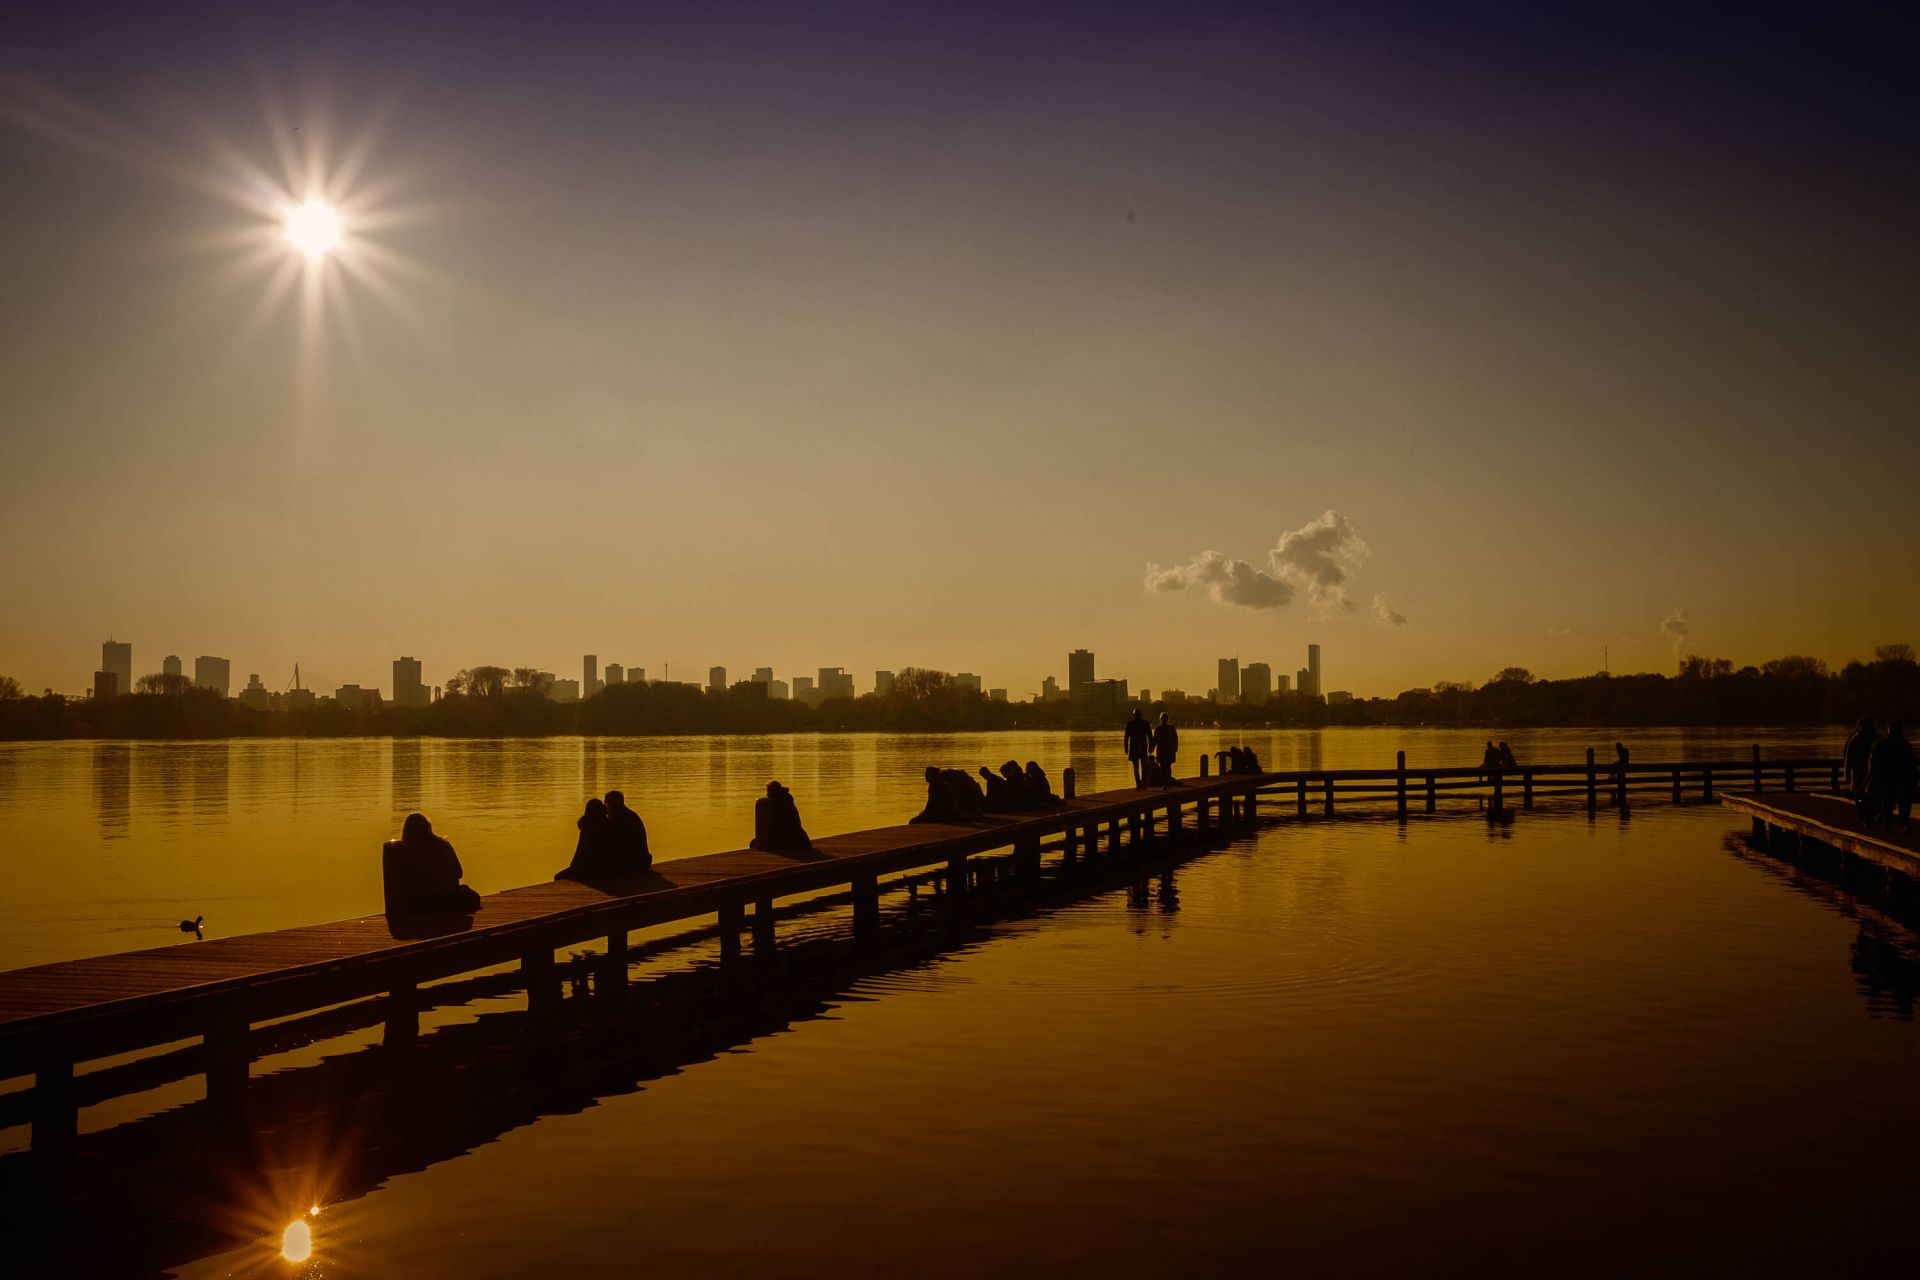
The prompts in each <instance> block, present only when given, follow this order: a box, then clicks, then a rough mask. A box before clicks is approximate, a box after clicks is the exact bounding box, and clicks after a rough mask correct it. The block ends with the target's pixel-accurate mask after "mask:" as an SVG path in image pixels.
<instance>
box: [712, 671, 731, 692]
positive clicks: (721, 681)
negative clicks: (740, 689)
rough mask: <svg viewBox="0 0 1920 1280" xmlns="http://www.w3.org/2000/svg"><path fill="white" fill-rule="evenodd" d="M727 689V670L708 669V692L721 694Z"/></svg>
mask: <svg viewBox="0 0 1920 1280" xmlns="http://www.w3.org/2000/svg"><path fill="white" fill-rule="evenodd" d="M726 687H727V669H726V668H725V667H708V668H707V692H708V693H719V692H721V691H722V690H724V689H725V688H726Z"/></svg>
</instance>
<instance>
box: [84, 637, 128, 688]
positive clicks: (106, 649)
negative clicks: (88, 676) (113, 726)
mask: <svg viewBox="0 0 1920 1280" xmlns="http://www.w3.org/2000/svg"><path fill="white" fill-rule="evenodd" d="M100 669H101V670H102V671H105V672H107V673H108V674H109V675H111V676H112V677H113V679H114V686H113V693H111V694H108V695H107V696H108V697H112V696H114V694H121V693H132V692H133V646H132V645H130V644H127V643H125V642H123V641H117V640H109V641H107V642H106V643H105V644H103V645H101V646H100ZM99 687H100V682H99V681H98V680H96V681H94V688H95V689H98V688H99ZM96 696H97V695H96Z"/></svg>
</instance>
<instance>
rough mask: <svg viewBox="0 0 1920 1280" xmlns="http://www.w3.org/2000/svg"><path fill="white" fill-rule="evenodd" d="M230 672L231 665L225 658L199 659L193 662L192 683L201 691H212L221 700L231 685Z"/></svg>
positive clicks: (231, 669)
mask: <svg viewBox="0 0 1920 1280" xmlns="http://www.w3.org/2000/svg"><path fill="white" fill-rule="evenodd" d="M232 672H233V664H232V663H231V662H229V661H227V660H226V659H225V658H208V657H199V658H195V659H194V660H193V682H194V683H195V684H197V685H199V686H200V687H201V688H202V689H211V690H213V691H214V692H215V693H217V694H219V695H220V696H221V697H223V698H224V697H226V696H227V690H228V689H230V688H231V687H232V685H233V674H232Z"/></svg>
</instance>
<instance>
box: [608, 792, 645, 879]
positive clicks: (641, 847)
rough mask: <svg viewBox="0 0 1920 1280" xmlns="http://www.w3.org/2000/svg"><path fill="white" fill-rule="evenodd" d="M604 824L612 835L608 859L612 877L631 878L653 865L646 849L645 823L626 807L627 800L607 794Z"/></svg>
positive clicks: (616, 794) (621, 795) (620, 795)
mask: <svg viewBox="0 0 1920 1280" xmlns="http://www.w3.org/2000/svg"><path fill="white" fill-rule="evenodd" d="M607 823H608V825H609V826H610V827H611V828H612V832H613V839H612V842H611V844H610V846H609V859H608V860H609V863H610V864H611V866H612V868H613V873H614V874H615V875H622V876H628V875H633V874H635V873H637V872H641V871H645V870H647V869H648V868H649V867H651V866H653V850H651V849H649V848H647V824H646V823H644V822H642V821H640V815H639V814H637V813H635V812H634V811H633V810H632V809H629V808H627V797H626V796H625V795H623V794H622V793H621V792H618V791H609V792H607Z"/></svg>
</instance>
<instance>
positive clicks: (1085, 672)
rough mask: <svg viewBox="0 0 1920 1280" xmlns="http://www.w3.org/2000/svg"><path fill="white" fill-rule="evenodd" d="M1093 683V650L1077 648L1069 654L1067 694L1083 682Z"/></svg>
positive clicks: (1070, 694) (1071, 692)
mask: <svg viewBox="0 0 1920 1280" xmlns="http://www.w3.org/2000/svg"><path fill="white" fill-rule="evenodd" d="M1092 683H1093V650H1091V649H1075V650H1074V651H1073V652H1072V653H1069V654H1068V655H1067V695H1068V696H1069V697H1071V696H1072V695H1073V691H1074V690H1075V689H1078V688H1079V687H1080V686H1081V685H1083V684H1092Z"/></svg>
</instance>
